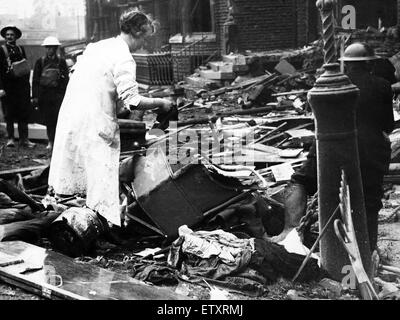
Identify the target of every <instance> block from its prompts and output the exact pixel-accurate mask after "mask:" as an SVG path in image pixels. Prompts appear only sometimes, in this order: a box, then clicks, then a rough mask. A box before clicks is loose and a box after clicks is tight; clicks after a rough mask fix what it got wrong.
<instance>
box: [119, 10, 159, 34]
mask: <svg viewBox="0 0 400 320" xmlns="http://www.w3.org/2000/svg"><path fill="white" fill-rule="evenodd" d="M119 22H120V28H121V31H122V32H124V33H127V34H131V35H132V36H134V37H135V38H139V37H142V36H144V35H146V34H148V33H149V30H152V33H154V32H155V21H154V20H153V19H152V18H151V16H150V15H147V14H145V13H144V12H142V11H140V10H139V9H137V8H133V9H129V10H127V11H125V12H124V13H122V15H121V18H120V21H119Z"/></svg>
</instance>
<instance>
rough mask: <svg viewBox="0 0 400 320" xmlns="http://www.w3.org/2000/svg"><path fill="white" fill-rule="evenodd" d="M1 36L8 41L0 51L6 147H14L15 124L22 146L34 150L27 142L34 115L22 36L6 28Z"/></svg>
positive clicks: (28, 70)
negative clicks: (20, 43)
mask: <svg viewBox="0 0 400 320" xmlns="http://www.w3.org/2000/svg"><path fill="white" fill-rule="evenodd" d="M0 34H1V36H2V37H3V38H5V39H6V43H5V44H4V45H2V46H1V48H0V77H1V78H2V81H3V86H4V90H5V97H4V98H3V100H2V102H3V111H4V115H5V118H6V123H7V135H8V141H7V147H14V146H15V140H14V123H15V122H17V123H18V133H19V143H20V146H23V147H29V148H32V147H34V146H35V144H34V143H32V142H30V141H29V140H28V134H29V132H28V121H29V116H30V112H31V104H30V96H31V92H30V91H31V88H30V83H29V77H30V67H29V65H28V62H27V61H26V54H25V50H24V48H23V47H22V46H19V45H17V43H16V41H17V40H18V39H19V38H21V36H22V32H21V30H19V29H18V28H17V27H15V26H7V27H5V28H3V29H2V30H1V31H0ZM17 69H18V71H17Z"/></svg>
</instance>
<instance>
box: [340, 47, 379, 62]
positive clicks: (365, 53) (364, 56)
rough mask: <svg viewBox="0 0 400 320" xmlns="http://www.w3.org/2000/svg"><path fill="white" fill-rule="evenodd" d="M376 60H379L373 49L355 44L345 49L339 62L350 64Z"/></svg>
mask: <svg viewBox="0 0 400 320" xmlns="http://www.w3.org/2000/svg"><path fill="white" fill-rule="evenodd" d="M376 59H379V57H378V56H376V55H375V52H374V49H372V48H371V47H370V46H369V45H367V44H365V43H360V42H356V43H353V44H351V45H349V46H348V47H347V48H346V50H345V51H344V54H343V57H342V58H340V59H339V60H341V61H346V62H351V61H371V60H376Z"/></svg>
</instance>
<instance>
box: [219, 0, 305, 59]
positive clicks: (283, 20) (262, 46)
mask: <svg viewBox="0 0 400 320" xmlns="http://www.w3.org/2000/svg"><path fill="white" fill-rule="evenodd" d="M309 1H312V0H234V2H235V4H236V8H237V12H236V14H235V20H236V23H237V28H238V30H237V31H238V32H237V41H238V47H239V51H244V50H252V51H263V50H269V49H277V48H279V49H283V48H290V47H297V46H299V45H304V44H305V43H306V41H307V16H308V12H307V3H308V2H309ZM227 16H228V7H227V1H226V0H216V1H215V21H216V33H217V41H218V43H219V44H220V47H221V48H223V42H224V35H223V29H222V25H223V23H224V22H225V21H226V19H227Z"/></svg>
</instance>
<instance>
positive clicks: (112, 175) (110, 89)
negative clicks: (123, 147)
mask: <svg viewBox="0 0 400 320" xmlns="http://www.w3.org/2000/svg"><path fill="white" fill-rule="evenodd" d="M141 98H142V97H141V96H140V95H139V90H138V84H137V82H136V64H135V61H134V60H133V57H132V55H131V53H130V51H129V47H128V45H127V44H126V42H125V41H124V40H123V39H122V38H121V37H120V36H118V37H116V38H112V39H107V40H103V41H100V42H97V43H94V44H89V45H88V47H87V49H86V50H85V52H84V53H83V55H82V56H81V58H80V59H79V61H78V63H77V64H76V66H75V70H74V72H73V74H72V75H71V78H70V81H69V84H68V87H67V91H66V94H65V98H64V101H63V103H62V106H61V109H60V113H59V117H58V124H57V130H56V138H55V142H54V147H53V155H52V159H51V167H50V175H49V185H50V186H51V187H53V188H54V191H55V192H56V193H57V194H61V195H74V194H84V195H86V205H87V206H88V207H89V208H90V209H92V210H94V211H96V212H98V213H99V214H100V215H102V216H103V217H104V218H106V219H107V220H108V221H109V222H111V223H113V224H114V225H118V226H120V225H121V219H120V213H119V205H120V203H119V157H120V136H119V126H118V121H117V116H116V101H117V99H120V100H122V101H123V102H124V105H125V106H127V107H128V106H129V105H133V106H138V105H139V103H140V101H141Z"/></svg>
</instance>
